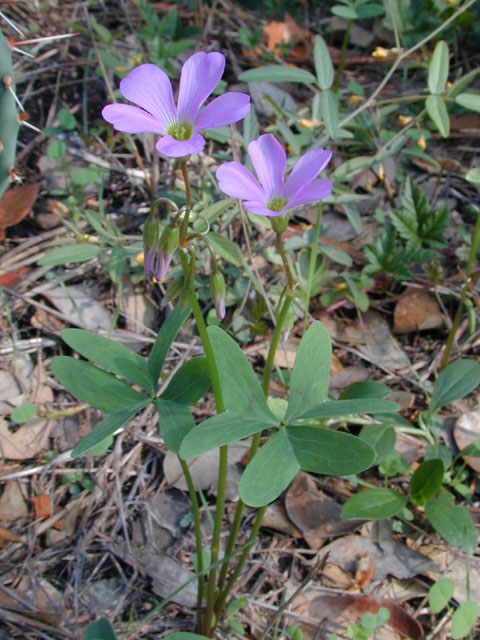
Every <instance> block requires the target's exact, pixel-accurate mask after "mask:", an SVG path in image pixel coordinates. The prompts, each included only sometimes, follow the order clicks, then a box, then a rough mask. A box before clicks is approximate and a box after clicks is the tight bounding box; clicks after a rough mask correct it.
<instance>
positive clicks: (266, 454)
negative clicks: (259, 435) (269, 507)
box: [238, 429, 300, 507]
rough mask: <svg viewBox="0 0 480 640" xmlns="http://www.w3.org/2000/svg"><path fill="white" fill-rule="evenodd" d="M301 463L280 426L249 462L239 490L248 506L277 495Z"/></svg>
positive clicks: (264, 502) (271, 499)
mask: <svg viewBox="0 0 480 640" xmlns="http://www.w3.org/2000/svg"><path fill="white" fill-rule="evenodd" d="M299 469H300V465H299V464H298V461H297V459H296V457H295V454H294V452H293V449H292V445H291V444H290V442H289V440H288V438H287V433H286V431H285V429H280V430H279V431H278V432H277V433H276V434H275V435H274V436H273V437H272V438H271V439H270V440H269V441H268V442H266V443H265V444H264V445H263V447H262V448H261V449H260V450H259V451H258V452H257V454H256V455H255V457H254V458H253V459H252V460H251V461H250V462H249V464H248V465H247V468H246V469H245V471H244V472H243V475H242V478H241V480H240V484H239V487H238V491H239V494H240V498H241V499H242V500H243V502H245V504H248V505H249V506H251V507H262V506H264V505H266V504H269V503H270V502H273V501H274V500H276V499H277V498H278V496H279V495H280V494H281V493H282V491H283V490H284V489H286V488H287V487H288V485H289V484H290V482H291V481H292V480H293V478H294V477H295V476H296V474H297V472H298V471H299Z"/></svg>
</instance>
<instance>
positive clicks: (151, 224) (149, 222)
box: [143, 218, 160, 249]
mask: <svg viewBox="0 0 480 640" xmlns="http://www.w3.org/2000/svg"><path fill="white" fill-rule="evenodd" d="M159 233H160V227H159V224H158V220H153V219H152V218H147V219H146V220H145V222H144V224H143V245H144V247H145V249H154V248H155V247H156V246H157V242H158V236H159Z"/></svg>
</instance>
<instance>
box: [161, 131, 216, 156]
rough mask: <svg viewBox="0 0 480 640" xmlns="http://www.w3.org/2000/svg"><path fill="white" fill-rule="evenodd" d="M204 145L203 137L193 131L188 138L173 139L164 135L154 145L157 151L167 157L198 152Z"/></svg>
mask: <svg viewBox="0 0 480 640" xmlns="http://www.w3.org/2000/svg"><path fill="white" fill-rule="evenodd" d="M204 146H205V138H203V137H202V136H201V135H200V134H198V133H195V134H194V135H193V136H192V137H191V138H189V139H188V140H175V138H173V137H172V136H164V137H163V138H160V139H159V140H157V143H156V145H155V147H156V149H157V151H158V153H161V154H162V155H164V156H168V157H169V158H182V157H183V156H191V155H193V154H194V153H200V151H202V150H203V147H204Z"/></svg>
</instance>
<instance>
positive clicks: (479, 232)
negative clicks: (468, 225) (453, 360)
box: [440, 211, 480, 371]
mask: <svg viewBox="0 0 480 640" xmlns="http://www.w3.org/2000/svg"><path fill="white" fill-rule="evenodd" d="M479 240H480V211H478V212H477V222H476V223H475V230H474V232H473V238H472V245H471V247H470V253H469V255H468V261H467V266H466V268H465V282H464V285H463V288H462V294H461V296H460V302H459V303H458V307H457V311H456V313H455V317H454V319H453V323H452V328H451V329H450V332H449V334H448V338H447V344H446V345H445V351H444V352H443V356H442V362H441V363H440V371H442V369H444V368H445V367H446V366H447V364H448V361H449V360H450V354H451V352H452V347H453V341H454V340H455V336H456V334H457V331H458V326H459V324H460V319H461V317H462V312H463V307H464V306H465V300H466V299H467V292H468V285H469V282H468V281H469V280H470V274H471V273H472V268H473V263H474V262H475V256H476V255H477V249H478V243H479Z"/></svg>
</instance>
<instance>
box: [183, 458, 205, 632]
mask: <svg viewBox="0 0 480 640" xmlns="http://www.w3.org/2000/svg"><path fill="white" fill-rule="evenodd" d="M178 460H179V462H180V466H181V467H182V471H183V475H184V476H185V480H186V482H187V487H188V494H189V496H190V501H191V503H192V510H193V522H194V526H195V546H196V547H197V568H196V573H197V574H198V594H197V628H198V629H200V626H201V624H202V603H203V584H204V582H203V575H202V572H203V544H202V527H201V523H200V509H199V506H198V499H197V493H196V491H195V486H194V484H193V480H192V475H191V473H190V469H189V468H188V465H187V463H186V462H185V460H182V458H180V456H178Z"/></svg>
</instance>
